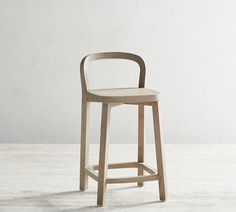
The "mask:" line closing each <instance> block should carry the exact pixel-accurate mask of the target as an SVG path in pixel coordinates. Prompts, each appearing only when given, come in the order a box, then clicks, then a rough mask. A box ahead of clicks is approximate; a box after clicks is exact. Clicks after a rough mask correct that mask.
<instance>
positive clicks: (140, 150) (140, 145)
mask: <svg viewBox="0 0 236 212" xmlns="http://www.w3.org/2000/svg"><path fill="white" fill-rule="evenodd" d="M138 162H139V163H143V162H144V106H143V105H139V106H138ZM142 175H143V168H141V167H140V168H138V176H142ZM138 186H143V182H142V181H139V182H138Z"/></svg>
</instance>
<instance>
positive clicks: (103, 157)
mask: <svg viewBox="0 0 236 212" xmlns="http://www.w3.org/2000/svg"><path fill="white" fill-rule="evenodd" d="M110 110H111V108H110V105H109V104H107V103H103V104H102V120H101V135H100V136H101V137H100V153H99V170H98V194H97V205H99V206H102V205H103V202H104V195H105V192H106V174H107V166H108V165H107V151H108V142H109V141H108V130H109V122H110Z"/></svg>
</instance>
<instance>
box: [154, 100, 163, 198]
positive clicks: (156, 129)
mask: <svg viewBox="0 0 236 212" xmlns="http://www.w3.org/2000/svg"><path fill="white" fill-rule="evenodd" d="M152 112H153V124H154V135H155V147H156V160H157V170H158V175H159V177H160V179H159V195H160V200H162V201H165V200H166V185H165V171H164V160H163V159H164V156H163V150H162V144H161V132H160V123H159V109H158V102H155V103H153V105H152Z"/></svg>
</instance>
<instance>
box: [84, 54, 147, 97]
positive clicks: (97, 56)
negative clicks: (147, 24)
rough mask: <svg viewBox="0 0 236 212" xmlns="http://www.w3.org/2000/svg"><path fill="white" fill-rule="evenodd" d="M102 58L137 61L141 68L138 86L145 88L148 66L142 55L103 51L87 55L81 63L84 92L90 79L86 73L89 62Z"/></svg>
mask: <svg viewBox="0 0 236 212" xmlns="http://www.w3.org/2000/svg"><path fill="white" fill-rule="evenodd" d="M102 59H125V60H132V61H134V62H136V63H137V64H138V65H139V68H140V74H139V84H138V86H139V88H144V86H145V73H146V67H145V63H144V61H143V59H142V58H141V57H140V56H138V55H136V54H131V53H126V52H102V53H95V54H89V55H87V56H85V57H84V58H83V59H82V61H81V63H80V76H81V85H82V92H83V93H84V94H86V92H87V90H88V82H87V81H88V80H87V75H86V71H87V64H88V62H90V61H94V60H102Z"/></svg>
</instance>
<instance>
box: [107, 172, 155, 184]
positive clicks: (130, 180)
mask: <svg viewBox="0 0 236 212" xmlns="http://www.w3.org/2000/svg"><path fill="white" fill-rule="evenodd" d="M158 179H159V175H158V174H151V175H146V176H136V177H124V178H123V177H122V178H107V179H106V183H107V184H112V183H134V182H144V181H153V180H158Z"/></svg>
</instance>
